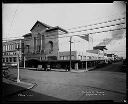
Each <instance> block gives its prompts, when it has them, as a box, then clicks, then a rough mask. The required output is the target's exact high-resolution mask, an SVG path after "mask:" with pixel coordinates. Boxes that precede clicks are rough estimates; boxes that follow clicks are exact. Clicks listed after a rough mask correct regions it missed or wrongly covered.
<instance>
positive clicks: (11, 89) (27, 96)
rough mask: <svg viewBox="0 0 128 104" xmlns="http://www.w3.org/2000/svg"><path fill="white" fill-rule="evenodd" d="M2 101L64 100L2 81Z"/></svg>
mask: <svg viewBox="0 0 128 104" xmlns="http://www.w3.org/2000/svg"><path fill="white" fill-rule="evenodd" d="M2 97H3V99H2V100H3V103H6V102H11V101H64V100H63V99H60V98H56V97H52V96H48V95H45V94H41V93H37V92H34V91H31V90H28V89H25V88H23V87H19V86H16V85H12V84H7V83H2Z"/></svg>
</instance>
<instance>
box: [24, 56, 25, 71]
mask: <svg viewBox="0 0 128 104" xmlns="http://www.w3.org/2000/svg"><path fill="white" fill-rule="evenodd" d="M24 69H25V56H24Z"/></svg>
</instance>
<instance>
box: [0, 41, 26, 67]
mask: <svg viewBox="0 0 128 104" xmlns="http://www.w3.org/2000/svg"><path fill="white" fill-rule="evenodd" d="M2 46H3V57H2V62H3V63H4V64H10V65H12V66H16V65H17V58H18V55H19V60H20V65H21V64H22V63H23V53H24V41H23V39H15V40H10V41H6V42H3V44H2ZM18 48H19V50H18ZM17 54H18V55H17Z"/></svg>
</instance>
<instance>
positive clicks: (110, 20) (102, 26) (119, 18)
mask: <svg viewBox="0 0 128 104" xmlns="http://www.w3.org/2000/svg"><path fill="white" fill-rule="evenodd" d="M121 19H125V17H123V18H118V19H114V20H109V21H105V22H101V23H96V24H91V25H97V24H102V23H109V22H112V21H117V20H121ZM122 24H123V23H122ZM91 25H87V26H91ZM116 25H120V24H116ZM87 26H85V27H87ZM111 26H112V25H111ZM80 27H83V26H80ZM104 27H108V26H101V27H99V28H104ZM76 28H79V27H76ZM99 28H94V29H99ZM67 30H69V29H67ZM87 30H93V29H86V30H83V31H87ZM75 32H81V31H73V32H68V34H69V33H75ZM63 34H67V33H63ZM63 34H59V35H63ZM12 38H19V37H12Z"/></svg>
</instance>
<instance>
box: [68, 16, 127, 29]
mask: <svg viewBox="0 0 128 104" xmlns="http://www.w3.org/2000/svg"><path fill="white" fill-rule="evenodd" d="M122 19H125V17H123V18H118V19H114V20H108V21H105V22H100V23H95V24H90V25H86V26H78V27H73V28H71V29H77V28H82V27H88V26H93V25H98V24H103V23H109V22H113V21H117V20H122ZM71 29H67V30H71Z"/></svg>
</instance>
